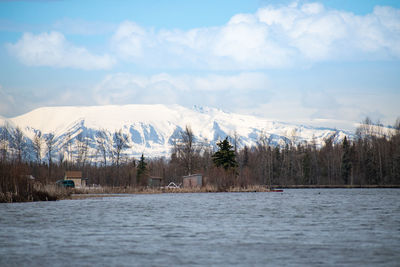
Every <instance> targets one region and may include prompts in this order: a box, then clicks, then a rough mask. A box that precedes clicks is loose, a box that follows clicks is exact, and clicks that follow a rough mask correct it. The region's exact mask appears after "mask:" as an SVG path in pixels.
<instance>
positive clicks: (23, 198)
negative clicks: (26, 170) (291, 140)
mask: <svg viewBox="0 0 400 267" xmlns="http://www.w3.org/2000/svg"><path fill="white" fill-rule="evenodd" d="M70 195H71V192H70V191H69V190H67V189H65V188H62V187H58V186H56V185H42V184H39V183H37V184H33V185H32V186H31V187H30V188H29V190H27V191H25V192H24V193H21V192H19V191H18V190H16V191H14V192H6V193H2V192H0V203H1V202H2V203H12V202H31V201H54V200H60V199H65V198H68V197H69V196H70Z"/></svg>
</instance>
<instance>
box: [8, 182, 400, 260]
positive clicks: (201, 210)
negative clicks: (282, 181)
mask: <svg viewBox="0 0 400 267" xmlns="http://www.w3.org/2000/svg"><path fill="white" fill-rule="evenodd" d="M176 265H203V266H204V265H206V266H208V265H213V266H225V265H241V266H264V265H269V266H310V265H311V266H313V265H314V266H315V265H324V266H338V265H340V266H400V190H399V189H297V190H296V189H291V190H289V189H288V190H285V191H284V192H283V193H200V194H158V195H128V196H123V197H105V198H93V199H84V200H63V201H57V202H36V203H13V204H0V266H176Z"/></svg>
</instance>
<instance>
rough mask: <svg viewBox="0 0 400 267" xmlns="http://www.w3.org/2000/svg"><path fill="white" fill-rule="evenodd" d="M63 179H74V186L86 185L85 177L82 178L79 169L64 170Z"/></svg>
mask: <svg viewBox="0 0 400 267" xmlns="http://www.w3.org/2000/svg"><path fill="white" fill-rule="evenodd" d="M64 180H71V181H74V184H75V187H76V188H82V187H86V180H87V179H85V178H82V172H81V171H67V172H65V175H64Z"/></svg>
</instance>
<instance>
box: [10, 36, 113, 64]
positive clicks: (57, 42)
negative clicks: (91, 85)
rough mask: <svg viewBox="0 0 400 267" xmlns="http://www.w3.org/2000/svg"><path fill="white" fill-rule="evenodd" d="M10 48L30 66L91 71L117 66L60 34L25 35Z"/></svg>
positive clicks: (105, 57) (106, 57) (111, 60)
mask: <svg viewBox="0 0 400 267" xmlns="http://www.w3.org/2000/svg"><path fill="white" fill-rule="evenodd" d="M8 48H9V50H10V51H11V52H12V53H13V54H14V55H15V56H16V57H17V58H18V59H19V60H20V61H21V62H22V63H23V64H25V65H28V66H51V67H58V68H64V67H69V68H77V69H84V70H91V69H109V68H111V67H112V66H113V65H114V64H115V60H114V59H113V58H112V57H111V56H110V55H107V54H104V55H94V54H92V53H90V52H89V51H88V50H87V49H86V48H84V47H78V46H74V45H72V44H71V43H69V42H68V41H67V40H66V39H65V37H64V35H63V34H61V33H59V32H50V33H41V34H38V35H34V34H32V33H24V34H23V36H22V38H21V39H20V40H19V41H18V42H17V43H15V44H8Z"/></svg>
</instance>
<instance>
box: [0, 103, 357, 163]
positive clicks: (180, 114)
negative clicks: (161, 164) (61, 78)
mask: <svg viewBox="0 0 400 267" xmlns="http://www.w3.org/2000/svg"><path fill="white" fill-rule="evenodd" d="M186 126H189V127H190V128H191V129H192V131H193V133H194V136H195V139H196V140H197V141H198V142H201V143H204V144H207V145H210V146H212V147H213V148H214V149H215V147H216V143H217V142H218V141H219V140H221V139H224V138H225V137H226V136H230V137H233V136H236V139H237V143H238V146H239V147H244V146H245V145H246V146H248V147H251V146H254V145H256V144H257V142H258V141H259V140H260V137H265V140H268V142H269V144H271V145H274V146H277V145H279V146H285V144H289V143H296V144H297V143H301V142H308V143H311V142H315V144H316V145H317V146H321V145H322V144H323V143H324V140H325V139H326V138H329V137H330V136H332V135H334V134H335V137H334V142H340V141H341V140H343V138H344V137H345V136H348V137H349V138H352V137H353V133H350V132H347V131H344V130H340V129H331V128H322V127H321V128H318V127H311V126H306V125H296V124H289V123H285V122H277V121H273V120H268V119H265V118H260V117H255V116H249V115H240V114H235V113H228V112H224V111H222V110H219V109H216V108H210V107H199V106H194V107H193V108H186V107H183V106H179V105H136V104H135V105H120V106H119V105H107V106H84V107H78V106H64V107H42V108H38V109H35V110H33V111H31V112H28V113H25V114H23V115H21V116H17V117H14V118H1V117H0V127H1V128H2V129H3V130H4V129H5V127H7V128H9V130H13V129H14V130H15V129H16V127H18V128H19V129H21V131H22V132H23V134H24V136H25V139H26V142H28V143H32V141H33V138H34V136H35V133H39V132H40V133H41V135H42V136H43V137H44V138H45V137H46V136H48V135H49V134H54V137H55V138H54V141H55V143H54V144H55V146H54V151H55V152H61V151H63V152H64V153H65V150H66V142H67V141H68V142H70V144H71V145H72V146H76V145H77V140H78V139H79V138H80V139H79V140H82V136H83V137H84V138H85V140H87V143H88V144H89V150H90V154H91V155H92V156H93V158H96V157H99V156H96V136H97V135H98V133H99V132H100V131H102V132H104V133H105V136H106V142H107V145H108V146H112V142H113V134H114V133H115V132H118V131H121V132H122V133H123V134H125V135H126V136H127V137H128V140H129V145H130V148H129V149H127V150H126V151H125V153H126V154H127V155H129V156H133V157H136V158H137V157H139V156H140V155H141V154H142V153H144V154H145V156H146V157H150V158H155V157H163V156H165V157H168V156H169V155H170V152H171V148H172V146H173V141H174V140H176V139H177V138H179V136H180V132H181V131H183V130H184V129H185V127H186ZM67 137H68V138H67ZM43 147H44V146H43ZM43 149H44V148H43ZM42 154H43V155H44V154H45V153H42Z"/></svg>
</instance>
